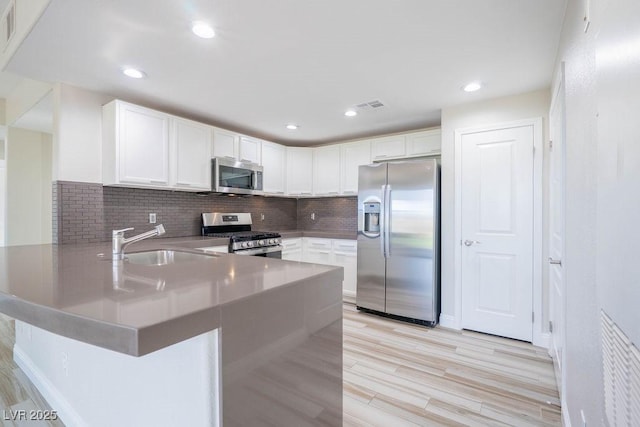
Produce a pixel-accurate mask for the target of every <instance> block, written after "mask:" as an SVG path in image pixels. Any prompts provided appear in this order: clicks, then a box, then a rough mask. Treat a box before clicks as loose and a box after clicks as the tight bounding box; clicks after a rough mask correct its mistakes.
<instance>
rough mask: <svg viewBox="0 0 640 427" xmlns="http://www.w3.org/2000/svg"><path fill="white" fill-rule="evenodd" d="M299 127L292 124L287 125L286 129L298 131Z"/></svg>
mask: <svg viewBox="0 0 640 427" xmlns="http://www.w3.org/2000/svg"><path fill="white" fill-rule="evenodd" d="M299 127H300V126H298V125H294V124H293V123H289V124H288V125H287V129H290V130H296V129H298V128H299Z"/></svg>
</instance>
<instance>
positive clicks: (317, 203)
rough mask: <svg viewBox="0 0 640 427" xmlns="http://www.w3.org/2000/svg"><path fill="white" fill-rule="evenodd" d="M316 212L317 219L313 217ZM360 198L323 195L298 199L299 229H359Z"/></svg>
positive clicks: (354, 231)
mask: <svg viewBox="0 0 640 427" xmlns="http://www.w3.org/2000/svg"><path fill="white" fill-rule="evenodd" d="M312 214H314V218H315V219H311V215H312ZM357 214H358V198H357V197H355V196H352V197H323V198H317V199H298V215H297V216H298V229H299V230H313V231H325V230H330V231H345V232H353V234H354V236H355V233H356V231H357V229H358V222H357Z"/></svg>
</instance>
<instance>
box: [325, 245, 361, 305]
mask: <svg viewBox="0 0 640 427" xmlns="http://www.w3.org/2000/svg"><path fill="white" fill-rule="evenodd" d="M331 248H332V250H333V259H334V263H335V265H338V266H340V267H343V268H344V282H343V283H342V293H343V294H344V295H346V296H349V297H352V298H355V296H356V283H357V281H358V242H357V241H356V240H344V239H333V240H332V241H331Z"/></svg>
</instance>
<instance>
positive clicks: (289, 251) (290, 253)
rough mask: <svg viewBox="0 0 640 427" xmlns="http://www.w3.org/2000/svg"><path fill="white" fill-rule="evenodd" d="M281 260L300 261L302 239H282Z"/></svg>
mask: <svg viewBox="0 0 640 427" xmlns="http://www.w3.org/2000/svg"><path fill="white" fill-rule="evenodd" d="M282 259H284V260H287V261H302V239H300V238H294V239H283V240H282Z"/></svg>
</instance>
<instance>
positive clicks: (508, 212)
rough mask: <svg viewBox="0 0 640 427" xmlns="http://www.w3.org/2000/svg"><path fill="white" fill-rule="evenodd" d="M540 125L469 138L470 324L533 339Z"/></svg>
mask: <svg viewBox="0 0 640 427" xmlns="http://www.w3.org/2000/svg"><path fill="white" fill-rule="evenodd" d="M533 140H534V127H533V125H525V126H519V127H509V128H495V129H493V130H485V131H482V132H476V133H465V134H463V135H462V138H461V166H462V167H461V233H462V234H461V236H462V240H461V242H460V244H461V245H462V248H461V250H462V251H461V259H462V263H461V269H462V271H461V283H462V319H461V320H462V327H463V328H465V329H472V330H475V331H480V332H486V333H491V334H495V335H500V336H504V337H510V338H516V339H520V340H524V341H532V335H533V325H532V323H533V320H532V313H533Z"/></svg>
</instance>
